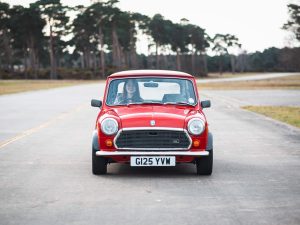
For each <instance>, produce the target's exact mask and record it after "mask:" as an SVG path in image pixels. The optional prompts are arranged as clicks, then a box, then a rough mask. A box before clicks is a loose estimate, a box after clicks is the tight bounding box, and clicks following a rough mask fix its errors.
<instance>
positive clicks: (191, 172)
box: [106, 163, 207, 178]
mask: <svg viewBox="0 0 300 225" xmlns="http://www.w3.org/2000/svg"><path fill="white" fill-rule="evenodd" d="M106 176H109V177H112V176H113V177H132V178H149V177H151V178H154V177H155V178H167V177H186V178H188V177H195V176H197V174H196V166H195V165H194V164H187V163H183V164H179V165H176V166H175V167H131V166H130V165H129V164H110V165H108V173H107V175H106ZM204 177H207V176H204Z"/></svg>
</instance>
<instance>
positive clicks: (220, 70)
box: [219, 55, 223, 75]
mask: <svg viewBox="0 0 300 225" xmlns="http://www.w3.org/2000/svg"><path fill="white" fill-rule="evenodd" d="M219 72H220V75H222V74H223V56H222V55H220V60H219Z"/></svg>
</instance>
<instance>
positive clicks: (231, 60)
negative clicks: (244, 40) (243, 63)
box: [230, 55, 235, 74]
mask: <svg viewBox="0 0 300 225" xmlns="http://www.w3.org/2000/svg"><path fill="white" fill-rule="evenodd" d="M230 63H231V72H232V74H235V58H234V55H231V56H230Z"/></svg>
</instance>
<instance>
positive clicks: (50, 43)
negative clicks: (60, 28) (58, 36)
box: [49, 25, 57, 79]
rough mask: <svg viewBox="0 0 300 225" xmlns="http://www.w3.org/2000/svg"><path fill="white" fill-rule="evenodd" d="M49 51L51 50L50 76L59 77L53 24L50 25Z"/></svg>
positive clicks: (52, 77)
mask: <svg viewBox="0 0 300 225" xmlns="http://www.w3.org/2000/svg"><path fill="white" fill-rule="evenodd" d="M49 52H50V66H51V68H50V78H51V79H57V71H56V62H55V55H54V46H53V33H52V25H50V42H49Z"/></svg>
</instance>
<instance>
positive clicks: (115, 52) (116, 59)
mask: <svg viewBox="0 0 300 225" xmlns="http://www.w3.org/2000/svg"><path fill="white" fill-rule="evenodd" d="M112 27H113V28H112V45H113V46H112V58H113V66H115V67H116V69H119V67H120V58H121V53H120V47H119V40H118V35H117V31H116V25H115V24H114V23H113V26H112Z"/></svg>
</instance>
